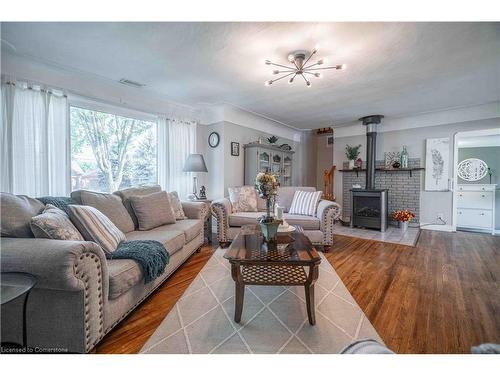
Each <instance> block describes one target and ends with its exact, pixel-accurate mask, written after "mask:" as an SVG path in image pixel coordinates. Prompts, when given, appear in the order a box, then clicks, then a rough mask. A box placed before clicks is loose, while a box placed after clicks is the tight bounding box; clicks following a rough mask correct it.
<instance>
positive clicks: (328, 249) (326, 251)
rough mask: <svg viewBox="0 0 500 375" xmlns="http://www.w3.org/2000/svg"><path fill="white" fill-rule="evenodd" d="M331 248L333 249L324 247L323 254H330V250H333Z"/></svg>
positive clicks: (328, 246) (327, 246)
mask: <svg viewBox="0 0 500 375" xmlns="http://www.w3.org/2000/svg"><path fill="white" fill-rule="evenodd" d="M331 248H332V247H331V246H330V245H324V246H323V252H324V253H329V252H330V250H331Z"/></svg>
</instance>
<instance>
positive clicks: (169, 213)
mask: <svg viewBox="0 0 500 375" xmlns="http://www.w3.org/2000/svg"><path fill="white" fill-rule="evenodd" d="M129 199H130V203H131V205H132V208H133V209H134V213H135V216H136V217H137V221H138V222H139V230H150V229H153V228H157V227H159V226H161V225H165V224H173V223H175V213H174V210H173V208H172V204H171V203H170V199H169V197H168V194H167V193H166V192H165V191H160V192H158V193H153V194H149V195H144V196H135V197H130V198H129Z"/></svg>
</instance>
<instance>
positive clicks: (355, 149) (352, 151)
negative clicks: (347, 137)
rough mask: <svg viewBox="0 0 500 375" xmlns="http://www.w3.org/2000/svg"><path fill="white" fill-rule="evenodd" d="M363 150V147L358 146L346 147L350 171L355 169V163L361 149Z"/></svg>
mask: <svg viewBox="0 0 500 375" xmlns="http://www.w3.org/2000/svg"><path fill="white" fill-rule="evenodd" d="M360 148H361V145H357V146H351V145H346V146H345V155H346V156H347V159H348V160H349V169H354V161H355V160H356V159H357V158H358V156H359V154H360V151H359V149H360Z"/></svg>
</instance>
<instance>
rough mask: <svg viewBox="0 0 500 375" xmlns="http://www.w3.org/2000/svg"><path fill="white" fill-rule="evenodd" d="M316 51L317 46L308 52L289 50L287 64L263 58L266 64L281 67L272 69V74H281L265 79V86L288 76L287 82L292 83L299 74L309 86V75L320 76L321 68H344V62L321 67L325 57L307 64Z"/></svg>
mask: <svg viewBox="0 0 500 375" xmlns="http://www.w3.org/2000/svg"><path fill="white" fill-rule="evenodd" d="M317 52H318V48H315V49H313V51H312V52H310V53H309V52H308V51H303V50H301V51H294V52H291V53H290V54H289V55H288V62H289V65H288V66H287V65H282V64H276V63H274V62H272V61H271V60H265V61H264V63H265V64H266V65H273V66H276V67H278V68H281V69H275V70H273V71H272V74H274V75H279V74H282V76H281V77H278V78H276V79H270V80H268V81H266V82H265V83H264V84H265V85H266V86H270V85H272V84H273V83H274V82H276V81H279V80H281V79H284V78H288V77H290V78H289V79H288V83H289V84H292V83H293V82H294V80H295V78H296V77H297V76H301V77H302V78H303V79H304V81H305V83H306V86H307V87H311V81H310V80H309V78H311V77H316V78H321V77H322V74H321V72H320V71H321V70H328V69H337V70H342V69H345V68H346V65H345V64H341V65H333V66H326V67H322V66H321V65H323V64H324V63H325V59H320V60H317V61H316V62H315V63H312V62H311V63H310V64H309V65H307V64H308V63H309V60H311V58H312V57H313V56H314V55H316V53H317ZM307 55H309V57H307V58H306V56H307Z"/></svg>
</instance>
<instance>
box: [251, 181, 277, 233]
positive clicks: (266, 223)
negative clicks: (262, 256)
mask: <svg viewBox="0 0 500 375" xmlns="http://www.w3.org/2000/svg"><path fill="white" fill-rule="evenodd" d="M255 189H256V190H257V194H258V195H259V197H261V198H262V199H264V200H265V201H266V215H265V216H262V217H261V218H260V221H259V224H260V229H261V231H262V235H263V236H264V239H265V240H266V241H267V242H273V241H276V239H277V236H278V227H279V225H280V224H281V223H283V220H277V219H275V218H274V217H273V216H271V212H272V211H274V210H272V206H274V203H275V202H276V195H277V194H278V181H277V180H276V177H275V176H274V175H272V174H271V173H268V172H261V173H259V174H257V177H256V178H255Z"/></svg>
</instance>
